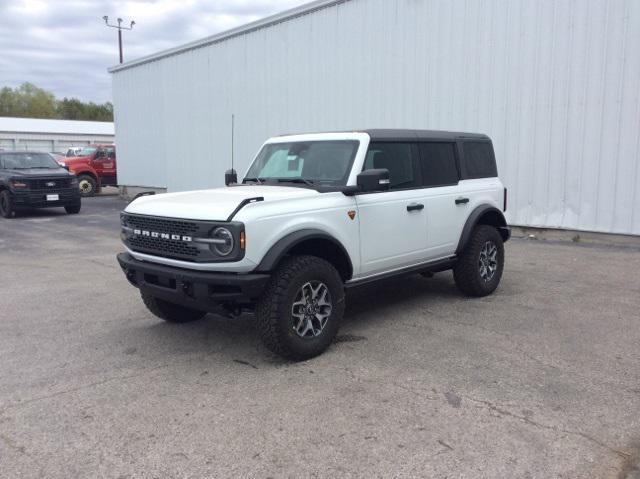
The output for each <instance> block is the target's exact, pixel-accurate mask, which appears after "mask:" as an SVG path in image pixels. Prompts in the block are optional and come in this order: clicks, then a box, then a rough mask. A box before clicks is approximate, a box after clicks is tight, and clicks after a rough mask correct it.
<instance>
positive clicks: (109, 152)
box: [107, 148, 116, 159]
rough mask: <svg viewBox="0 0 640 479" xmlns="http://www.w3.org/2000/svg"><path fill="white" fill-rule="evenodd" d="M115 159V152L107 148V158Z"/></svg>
mask: <svg viewBox="0 0 640 479" xmlns="http://www.w3.org/2000/svg"><path fill="white" fill-rule="evenodd" d="M115 157H116V150H115V149H113V148H107V158H110V159H113V158H115Z"/></svg>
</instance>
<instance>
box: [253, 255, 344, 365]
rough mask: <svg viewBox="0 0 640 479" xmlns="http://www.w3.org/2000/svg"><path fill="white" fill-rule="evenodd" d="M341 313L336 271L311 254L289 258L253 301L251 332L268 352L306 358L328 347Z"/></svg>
mask: <svg viewBox="0 0 640 479" xmlns="http://www.w3.org/2000/svg"><path fill="white" fill-rule="evenodd" d="M343 314H344V285H343V283H342V278H341V277H340V274H339V273H338V271H336V269H335V268H334V267H333V266H332V265H331V264H330V263H328V262H327V261H325V260H323V259H320V258H317V257H315V256H293V257H291V258H287V259H285V260H284V262H283V263H282V264H281V265H280V266H279V267H278V269H277V270H276V271H275V273H274V274H273V276H272V278H271V281H270V282H269V285H268V286H267V289H266V290H265V292H264V294H263V295H262V297H261V299H260V300H259V301H258V305H257V308H256V321H257V329H258V331H259V332H260V335H261V337H262V341H263V342H264V344H265V346H266V347H267V348H268V349H269V350H271V351H272V352H274V353H276V354H279V355H280V356H284V357H286V358H290V359H294V360H303V359H309V358H312V357H314V356H317V355H319V354H321V353H322V352H324V351H325V350H326V349H327V348H328V347H329V345H330V344H331V342H332V341H333V338H334V337H335V335H336V333H337V332H338V329H339V327H340V322H341V321H342V316H343Z"/></svg>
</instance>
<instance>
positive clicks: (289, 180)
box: [278, 178, 314, 186]
mask: <svg viewBox="0 0 640 479" xmlns="http://www.w3.org/2000/svg"><path fill="white" fill-rule="evenodd" d="M278 183H304V184H305V185H308V186H313V185H314V183H313V181H311V180H307V179H305V178H278Z"/></svg>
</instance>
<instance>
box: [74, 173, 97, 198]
mask: <svg viewBox="0 0 640 479" xmlns="http://www.w3.org/2000/svg"><path fill="white" fill-rule="evenodd" d="M78 188H80V195H81V196H85V197H87V196H93V195H95V194H96V192H97V191H98V183H97V182H96V180H95V179H94V178H93V176H91V175H80V176H78Z"/></svg>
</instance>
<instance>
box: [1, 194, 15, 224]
mask: <svg viewBox="0 0 640 479" xmlns="http://www.w3.org/2000/svg"><path fill="white" fill-rule="evenodd" d="M13 213H14V210H13V198H12V197H11V193H10V192H9V191H7V190H2V191H0V215H2V217H3V218H13Z"/></svg>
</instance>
